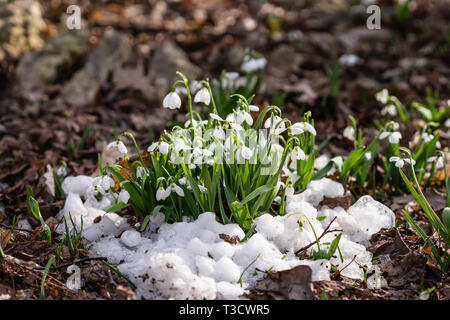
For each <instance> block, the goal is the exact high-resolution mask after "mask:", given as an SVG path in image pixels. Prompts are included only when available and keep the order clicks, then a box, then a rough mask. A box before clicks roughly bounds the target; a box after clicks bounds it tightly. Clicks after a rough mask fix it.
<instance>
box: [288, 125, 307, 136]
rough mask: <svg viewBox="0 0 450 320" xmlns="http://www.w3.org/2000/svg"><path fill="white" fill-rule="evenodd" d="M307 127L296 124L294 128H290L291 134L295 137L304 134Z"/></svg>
mask: <svg viewBox="0 0 450 320" xmlns="http://www.w3.org/2000/svg"><path fill="white" fill-rule="evenodd" d="M304 128H305V126H304V124H303V123H302V122H296V123H294V124H293V125H292V126H290V127H289V129H290V132H291V134H292V135H293V136H298V135H299V134H302V133H303V132H305V129H304Z"/></svg>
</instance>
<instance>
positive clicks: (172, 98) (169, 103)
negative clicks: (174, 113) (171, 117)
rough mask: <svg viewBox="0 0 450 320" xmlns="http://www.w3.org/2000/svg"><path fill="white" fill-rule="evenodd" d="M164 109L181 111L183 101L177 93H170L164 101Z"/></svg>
mask: <svg viewBox="0 0 450 320" xmlns="http://www.w3.org/2000/svg"><path fill="white" fill-rule="evenodd" d="M163 107H164V108H166V109H172V110H174V109H180V107H181V99H180V96H179V95H178V94H177V93H176V92H170V93H168V94H167V95H166V96H165V98H164V100H163Z"/></svg>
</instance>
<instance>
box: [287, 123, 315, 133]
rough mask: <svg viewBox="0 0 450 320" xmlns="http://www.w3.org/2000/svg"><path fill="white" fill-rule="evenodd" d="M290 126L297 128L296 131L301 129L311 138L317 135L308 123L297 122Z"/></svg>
mask: <svg viewBox="0 0 450 320" xmlns="http://www.w3.org/2000/svg"><path fill="white" fill-rule="evenodd" d="M292 126H297V127H298V129H302V130H303V131H308V132H309V133H311V134H312V135H313V136H315V135H316V134H317V132H316V129H314V127H313V126H312V125H311V124H310V123H308V122H297V123H294V124H293V125H292Z"/></svg>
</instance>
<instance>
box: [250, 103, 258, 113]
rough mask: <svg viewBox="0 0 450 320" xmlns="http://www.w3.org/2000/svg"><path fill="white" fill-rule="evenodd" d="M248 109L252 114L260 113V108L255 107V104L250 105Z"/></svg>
mask: <svg viewBox="0 0 450 320" xmlns="http://www.w3.org/2000/svg"><path fill="white" fill-rule="evenodd" d="M248 109H249V110H250V111H251V112H258V111H259V107H258V106H255V105H254V104H250V105H249V106H248Z"/></svg>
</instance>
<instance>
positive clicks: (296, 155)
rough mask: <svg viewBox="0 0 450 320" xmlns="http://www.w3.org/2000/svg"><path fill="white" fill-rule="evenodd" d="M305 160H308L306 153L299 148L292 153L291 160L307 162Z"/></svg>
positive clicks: (295, 148) (296, 147)
mask: <svg viewBox="0 0 450 320" xmlns="http://www.w3.org/2000/svg"><path fill="white" fill-rule="evenodd" d="M305 159H306V155H305V152H304V151H303V150H302V149H301V148H300V147H299V146H295V147H294V148H293V149H292V152H291V160H292V161H293V162H294V161H297V160H305Z"/></svg>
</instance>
